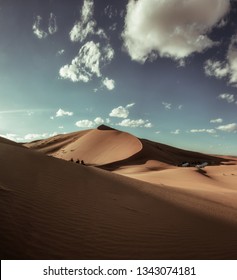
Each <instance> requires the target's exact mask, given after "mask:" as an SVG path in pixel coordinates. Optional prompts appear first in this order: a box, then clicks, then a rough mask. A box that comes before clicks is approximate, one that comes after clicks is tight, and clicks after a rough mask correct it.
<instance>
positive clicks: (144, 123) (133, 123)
mask: <svg viewBox="0 0 237 280" xmlns="http://www.w3.org/2000/svg"><path fill="white" fill-rule="evenodd" d="M118 125H120V126H125V127H146V128H151V127H152V124H151V123H150V122H149V121H148V120H143V119H138V120H130V119H125V120H122V121H121V122H120V123H118Z"/></svg>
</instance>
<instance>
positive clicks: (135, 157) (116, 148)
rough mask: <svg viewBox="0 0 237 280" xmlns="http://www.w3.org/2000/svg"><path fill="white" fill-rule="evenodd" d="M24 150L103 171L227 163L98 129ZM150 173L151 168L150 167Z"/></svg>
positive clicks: (101, 127)
mask: <svg viewBox="0 0 237 280" xmlns="http://www.w3.org/2000/svg"><path fill="white" fill-rule="evenodd" d="M25 146H26V147H28V148H31V149H34V150H37V151H41V152H43V153H45V154H47V155H51V156H54V157H57V158H62V159H65V160H70V159H71V158H72V159H73V160H74V161H76V160H77V159H80V160H84V161H85V162H86V163H87V165H96V166H100V167H101V168H104V169H109V170H113V169H117V168H119V167H121V166H124V165H126V164H128V165H132V164H139V165H141V164H145V163H146V162H147V161H148V160H153V163H154V168H155V169H156V168H159V167H160V168H163V167H165V168H167V166H168V165H178V164H181V163H182V162H187V161H188V162H203V161H206V162H208V163H209V164H211V165H217V164H220V162H222V161H228V160H227V159H223V158H220V157H214V156H210V155H205V154H201V153H197V152H190V151H186V150H182V149H178V148H174V147H171V146H168V145H165V144H160V143H156V142H152V141H149V140H146V139H139V138H137V137H135V136H133V135H131V134H129V133H126V132H122V131H119V130H116V129H112V128H110V127H108V126H105V125H101V126H99V127H98V128H97V129H90V130H85V131H80V132H75V133H70V134H63V135H57V136H54V137H51V138H48V139H43V140H39V141H35V142H31V143H27V144H25ZM150 168H151V169H152V168H153V167H152V166H150Z"/></svg>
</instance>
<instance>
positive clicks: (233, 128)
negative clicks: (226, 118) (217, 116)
mask: <svg viewBox="0 0 237 280" xmlns="http://www.w3.org/2000/svg"><path fill="white" fill-rule="evenodd" d="M216 129H219V130H221V131H224V132H234V133H236V132H237V123H230V124H226V125H220V126H218V127H217V128H216Z"/></svg>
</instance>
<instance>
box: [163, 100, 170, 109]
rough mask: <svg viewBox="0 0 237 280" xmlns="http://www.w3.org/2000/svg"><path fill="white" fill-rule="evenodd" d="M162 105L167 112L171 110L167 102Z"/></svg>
mask: <svg viewBox="0 0 237 280" xmlns="http://www.w3.org/2000/svg"><path fill="white" fill-rule="evenodd" d="M162 105H164V107H165V109H167V110H171V106H172V104H170V103H167V102H162Z"/></svg>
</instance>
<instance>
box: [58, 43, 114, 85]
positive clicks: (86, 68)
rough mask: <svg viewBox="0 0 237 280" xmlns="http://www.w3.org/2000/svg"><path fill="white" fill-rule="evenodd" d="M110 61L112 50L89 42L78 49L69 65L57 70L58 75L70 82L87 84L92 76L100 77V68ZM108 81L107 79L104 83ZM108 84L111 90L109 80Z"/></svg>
mask: <svg viewBox="0 0 237 280" xmlns="http://www.w3.org/2000/svg"><path fill="white" fill-rule="evenodd" d="M112 59H113V51H112V49H110V48H109V47H108V46H107V47H105V48H101V47H100V43H95V42H94V41H89V42H87V43H85V44H84V45H83V46H82V47H81V48H80V50H79V52H78V55H77V56H76V57H75V58H74V59H73V60H72V62H71V64H66V65H64V66H63V67H62V68H61V69H60V70H59V75H60V77H61V78H63V79H69V80H71V81H72V82H79V81H82V82H85V83H87V82H89V81H90V80H91V79H92V77H93V76H96V77H101V76H102V74H101V67H102V66H103V65H105V64H106V63H109V62H110V61H111V60H112ZM105 80H106V78H105ZM108 80H109V79H108V78H107V80H106V81H108ZM108 83H109V86H110V87H111V88H112V83H113V82H112V80H109V82H107V84H108ZM113 85H114V83H113Z"/></svg>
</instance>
